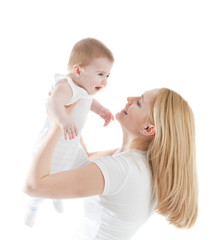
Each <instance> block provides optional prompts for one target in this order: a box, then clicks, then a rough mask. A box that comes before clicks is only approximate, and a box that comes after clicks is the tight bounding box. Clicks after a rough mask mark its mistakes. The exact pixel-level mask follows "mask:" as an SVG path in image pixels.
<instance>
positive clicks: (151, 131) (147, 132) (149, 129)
mask: <svg viewBox="0 0 220 240" xmlns="http://www.w3.org/2000/svg"><path fill="white" fill-rule="evenodd" d="M140 133H141V134H142V135H144V136H146V137H149V136H153V135H155V133H156V128H155V126H154V125H152V124H146V125H145V126H144V127H143V128H142V129H141V130H140Z"/></svg>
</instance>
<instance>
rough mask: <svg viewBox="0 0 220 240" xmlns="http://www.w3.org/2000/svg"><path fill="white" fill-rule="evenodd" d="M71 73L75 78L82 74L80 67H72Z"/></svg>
mask: <svg viewBox="0 0 220 240" xmlns="http://www.w3.org/2000/svg"><path fill="white" fill-rule="evenodd" d="M73 73H74V74H75V76H76V77H80V75H81V73H82V67H81V66H80V65H76V64H75V65H74V66H73Z"/></svg>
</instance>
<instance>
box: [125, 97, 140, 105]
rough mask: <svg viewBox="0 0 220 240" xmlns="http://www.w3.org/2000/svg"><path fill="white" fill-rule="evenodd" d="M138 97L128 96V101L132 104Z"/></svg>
mask: <svg viewBox="0 0 220 240" xmlns="http://www.w3.org/2000/svg"><path fill="white" fill-rule="evenodd" d="M137 98H138V97H128V98H127V101H128V103H129V104H132V103H133V102H134V101H135V100H136V99H137Z"/></svg>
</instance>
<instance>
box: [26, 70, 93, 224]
mask: <svg viewBox="0 0 220 240" xmlns="http://www.w3.org/2000/svg"><path fill="white" fill-rule="evenodd" d="M62 79H66V80H67V81H68V83H69V85H70V87H71V89H72V91H73V97H72V99H71V100H70V102H69V103H68V104H67V106H68V105H71V104H73V103H75V102H77V104H76V105H75V107H74V109H73V112H72V115H71V119H73V120H74V123H75V125H76V128H77V130H78V136H76V137H75V138H74V139H72V140H65V139H64V136H63V135H62V136H61V137H60V139H59V141H58V143H57V145H56V148H55V150H54V153H53V156H52V160H51V167H50V173H52V174H53V173H57V172H61V171H65V170H70V169H73V168H76V167H80V166H82V165H84V164H86V163H88V156H87V154H86V152H85V150H84V149H83V147H82V146H81V144H80V137H81V132H82V129H83V126H84V125H85V122H86V119H87V115H88V113H89V111H90V107H91V104H92V100H93V97H92V96H91V95H89V94H88V93H87V92H86V91H85V90H84V89H83V88H81V87H79V86H77V85H76V84H75V83H74V82H73V81H72V79H71V78H70V77H68V76H66V75H61V74H56V75H55V77H54V81H53V82H52V87H51V91H53V90H54V88H55V86H56V84H57V83H58V82H59V81H60V80H62ZM48 129H49V121H48V119H47V120H46V121H45V124H44V126H43V129H42V131H41V132H40V134H39V137H38V139H37V142H36V144H35V147H34V155H35V153H36V151H37V149H38V148H39V146H40V143H41V142H42V140H43V139H44V137H45V136H46V134H47V132H48ZM28 198H29V200H28V212H27V214H26V217H25V223H26V224H27V225H29V226H33V224H34V221H35V215H36V212H37V209H38V207H39V205H40V204H41V202H42V201H43V199H41V198H32V197H28ZM55 208H56V207H55ZM58 211H59V210H58Z"/></svg>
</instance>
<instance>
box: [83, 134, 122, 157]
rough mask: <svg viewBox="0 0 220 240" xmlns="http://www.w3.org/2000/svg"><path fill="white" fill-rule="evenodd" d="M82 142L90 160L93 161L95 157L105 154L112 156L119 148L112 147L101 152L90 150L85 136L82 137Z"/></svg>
mask: <svg viewBox="0 0 220 240" xmlns="http://www.w3.org/2000/svg"><path fill="white" fill-rule="evenodd" d="M80 143H81V145H82V147H83V148H84V150H85V152H86V153H87V155H88V157H89V160H90V161H93V160H94V159H97V158H100V157H104V156H107V155H108V156H112V155H113V154H114V153H115V152H116V151H117V150H118V149H117V148H116V149H110V150H105V151H99V152H88V150H87V147H86V144H85V142H84V140H83V138H82V137H81V138H80Z"/></svg>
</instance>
